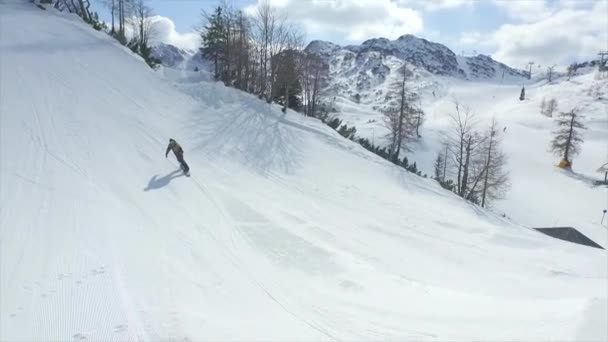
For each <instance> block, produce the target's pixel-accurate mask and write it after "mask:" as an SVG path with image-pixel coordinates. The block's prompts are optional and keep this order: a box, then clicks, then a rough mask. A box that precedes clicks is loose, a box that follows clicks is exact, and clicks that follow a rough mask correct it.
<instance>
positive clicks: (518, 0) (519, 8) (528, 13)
mask: <svg viewBox="0 0 608 342" xmlns="http://www.w3.org/2000/svg"><path fill="white" fill-rule="evenodd" d="M494 4H495V5H496V6H497V7H499V8H501V9H503V10H505V11H506V12H507V14H508V15H509V17H511V18H512V19H515V20H518V21H523V22H535V21H538V20H542V19H546V18H548V17H550V16H551V14H553V12H554V10H555V8H554V6H551V5H550V4H549V2H548V1H547V0H533V1H522V0H515V1H513V0H512V1H505V0H494Z"/></svg>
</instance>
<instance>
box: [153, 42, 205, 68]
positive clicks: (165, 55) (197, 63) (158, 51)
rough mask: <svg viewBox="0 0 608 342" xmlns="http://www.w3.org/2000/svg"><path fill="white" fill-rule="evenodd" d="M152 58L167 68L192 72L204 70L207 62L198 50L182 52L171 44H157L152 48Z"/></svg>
mask: <svg viewBox="0 0 608 342" xmlns="http://www.w3.org/2000/svg"><path fill="white" fill-rule="evenodd" d="M152 56H153V57H156V58H158V59H159V60H160V61H161V64H162V65H163V66H165V67H168V68H173V69H179V70H189V71H194V70H195V69H199V70H203V69H204V70H206V69H207V68H208V66H209V62H208V61H207V60H206V59H205V58H203V56H202V54H201V52H200V50H197V51H192V50H184V49H180V48H178V47H176V46H174V45H171V44H165V43H158V44H157V45H155V46H153V47H152Z"/></svg>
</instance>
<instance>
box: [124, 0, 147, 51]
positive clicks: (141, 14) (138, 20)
mask: <svg viewBox="0 0 608 342" xmlns="http://www.w3.org/2000/svg"><path fill="white" fill-rule="evenodd" d="M129 5H130V13H132V14H133V17H131V18H130V19H129V21H130V23H131V25H133V27H134V29H136V30H137V42H138V44H139V47H140V51H141V50H142V49H145V48H146V47H148V42H149V40H150V38H151V36H152V34H153V31H152V20H151V18H150V17H151V16H152V8H150V7H149V6H148V4H147V0H131V2H130V3H129Z"/></svg>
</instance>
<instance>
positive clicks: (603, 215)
mask: <svg viewBox="0 0 608 342" xmlns="http://www.w3.org/2000/svg"><path fill="white" fill-rule="evenodd" d="M605 216H606V209H604V214H602V222H601V223H600V224H604V217H605Z"/></svg>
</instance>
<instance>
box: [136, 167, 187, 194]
mask: <svg viewBox="0 0 608 342" xmlns="http://www.w3.org/2000/svg"><path fill="white" fill-rule="evenodd" d="M183 175H184V174H183V172H182V170H181V169H177V170H175V171H173V172H171V173H169V174H167V175H165V176H162V177H161V178H158V175H154V176H153V177H152V178H150V180H149V181H148V186H146V187H145V188H144V191H149V190H156V189H160V188H162V187H165V186H167V185H168V184H169V183H170V182H171V180H172V179H174V178H178V177H182V176H183Z"/></svg>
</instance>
